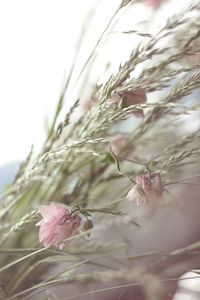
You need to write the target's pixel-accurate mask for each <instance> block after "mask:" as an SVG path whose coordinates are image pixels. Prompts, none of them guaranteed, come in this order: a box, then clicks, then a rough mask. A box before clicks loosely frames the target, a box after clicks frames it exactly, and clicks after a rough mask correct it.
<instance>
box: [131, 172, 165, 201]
mask: <svg viewBox="0 0 200 300" xmlns="http://www.w3.org/2000/svg"><path fill="white" fill-rule="evenodd" d="M135 181H136V184H135V185H134V187H133V188H132V189H131V190H130V191H129V192H128V194H127V196H126V199H127V200H129V201H133V200H136V202H137V205H148V204H149V202H150V200H151V199H153V198H161V197H162V195H163V192H164V187H163V185H162V182H161V178H160V174H159V173H152V174H151V177H150V176H149V175H138V176H136V178H135Z"/></svg>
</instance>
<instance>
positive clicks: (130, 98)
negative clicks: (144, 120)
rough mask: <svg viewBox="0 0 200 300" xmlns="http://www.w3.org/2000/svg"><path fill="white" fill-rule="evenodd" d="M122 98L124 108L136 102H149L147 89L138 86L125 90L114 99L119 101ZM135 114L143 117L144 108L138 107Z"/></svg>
mask: <svg viewBox="0 0 200 300" xmlns="http://www.w3.org/2000/svg"><path fill="white" fill-rule="evenodd" d="M120 99H122V108H125V107H129V106H131V105H134V104H143V103H146V102H147V96H146V92H145V89H143V88H136V89H135V90H133V91H123V92H120V93H118V94H117V95H116V96H115V99H114V101H115V102H119V100H120ZM133 114H134V115H135V116H136V117H143V110H142V109H136V110H135V111H134V112H133Z"/></svg>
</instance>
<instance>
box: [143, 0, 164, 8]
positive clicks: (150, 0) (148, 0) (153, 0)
mask: <svg viewBox="0 0 200 300" xmlns="http://www.w3.org/2000/svg"><path fill="white" fill-rule="evenodd" d="M143 1H144V3H145V4H146V5H148V6H152V7H153V8H157V7H158V6H159V5H160V4H161V2H163V1H166V0H143Z"/></svg>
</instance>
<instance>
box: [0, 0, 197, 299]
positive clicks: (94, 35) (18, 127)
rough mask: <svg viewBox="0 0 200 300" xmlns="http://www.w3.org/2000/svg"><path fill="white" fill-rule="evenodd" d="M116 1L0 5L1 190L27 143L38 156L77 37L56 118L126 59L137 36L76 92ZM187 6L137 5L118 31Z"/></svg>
mask: <svg viewBox="0 0 200 300" xmlns="http://www.w3.org/2000/svg"><path fill="white" fill-rule="evenodd" d="M120 2H121V1H116V0H113V1H106V0H105V1H103V0H102V1H98V0H97V1H94V0H85V1H81V0H74V1H66V0H59V1H51V0H40V1H39V0H35V1H27V0H23V1H21V0H19V1H14V0H13V1H11V0H7V1H0V40H1V51H0V53H1V55H0V138H1V148H0V190H1V191H2V189H3V187H4V186H5V185H6V184H8V183H9V182H10V181H11V180H12V177H13V176H14V173H15V172H16V171H17V168H18V165H19V163H20V162H21V161H23V160H24V159H25V158H26V156H27V154H28V152H29V151H30V148H31V145H32V144H33V145H34V151H35V153H37V151H39V149H40V147H41V146H42V144H43V142H44V140H45V137H46V134H47V132H48V129H49V128H50V126H51V122H52V119H53V116H54V112H55V109H56V105H57V102H58V99H59V96H60V94H61V91H62V89H63V87H64V85H65V82H66V80H67V78H68V75H69V73H70V70H71V68H72V66H73V61H74V58H75V56H76V49H77V46H78V45H79V44H80V40H81V37H82V35H84V40H83V41H81V42H82V43H81V49H80V52H79V53H78V56H77V64H76V67H75V69H74V72H73V76H72V77H71V81H70V83H69V89H68V93H67V94H66V96H65V99H64V100H65V101H64V107H63V110H62V112H61V114H60V117H59V118H58V119H59V120H61V119H62V117H63V115H65V113H66V112H67V111H68V110H69V107H70V104H71V103H73V102H74V101H75V100H76V99H77V98H78V97H80V99H81V101H84V100H85V99H87V93H88V89H90V87H92V86H93V84H94V83H95V82H98V83H99V84H101V83H102V82H103V81H104V80H105V79H106V78H108V76H109V75H110V74H111V73H112V72H115V71H116V70H117V68H118V66H119V64H120V63H122V62H123V61H124V60H125V59H126V58H127V57H128V55H129V53H130V51H131V49H132V48H133V46H134V44H133V43H134V42H135V41H137V39H138V37H137V36H135V35H134V37H132V38H130V35H128V36H124V35H119V33H118V32H115V33H113V36H112V38H111V40H110V42H109V43H108V44H106V45H105V47H103V48H102V51H101V54H100V55H99V56H97V59H96V62H95V64H94V67H93V69H92V72H91V73H90V74H91V75H90V78H88V87H85V86H82V85H81V79H80V80H79V82H78V88H77V89H76V90H74V83H75V82H76V81H77V78H78V77H79V73H80V70H81V69H82V67H83V66H84V63H85V61H86V60H87V58H88V55H89V53H90V52H91V50H92V49H93V47H94V45H95V44H96V42H97V41H98V38H99V36H100V35H101V33H102V32H103V30H104V29H105V27H106V25H107V24H108V22H109V20H110V18H111V16H112V15H113V12H114V11H116V9H117V7H118V6H119V3H120ZM187 2H189V0H181V1H180V0H171V1H165V2H163V3H162V5H160V6H159V7H157V8H155V7H153V6H151V5H147V4H146V3H143V2H142V1H141V3H138V5H137V6H135V7H134V10H135V11H134V17H133V12H132V11H131V12H128V11H126V14H125V12H123V13H124V16H123V14H121V15H120V16H119V18H120V21H119V23H118V26H119V27H118V28H119V31H125V30H130V28H132V30H134V29H135V28H137V24H139V22H141V21H142V22H143V28H144V30H145V28H147V27H148V30H149V28H151V30H152V33H153V32H154V30H157V29H158V28H159V27H160V26H161V25H162V24H163V23H164V22H165V20H166V19H167V18H168V16H169V15H172V14H174V13H175V12H176V11H178V10H180V7H181V6H184V5H185V4H186V3H187ZM149 26H150V27H149ZM115 30H116V28H115ZM119 36H120V38H119ZM105 42H106V38H105ZM106 65H107V69H106ZM197 97H198V95H197ZM155 98H156V95H155ZM187 124H188V122H187ZM195 126H196V122H191V123H190V126H187V130H190V127H191V128H194V127H195ZM192 297H193V298H192ZM194 297H195V296H194V295H192V296H191V295H187V296H183V295H181V296H178V295H177V296H176V298H175V300H192V299H195V300H196V299H197V298H194Z"/></svg>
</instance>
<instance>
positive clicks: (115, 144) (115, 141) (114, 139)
mask: <svg viewBox="0 0 200 300" xmlns="http://www.w3.org/2000/svg"><path fill="white" fill-rule="evenodd" d="M109 138H110V147H111V149H112V151H113V153H114V154H115V155H118V154H119V153H120V151H121V149H122V147H123V146H124V144H125V142H126V140H127V138H126V136H123V135H121V134H116V135H113V136H109Z"/></svg>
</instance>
